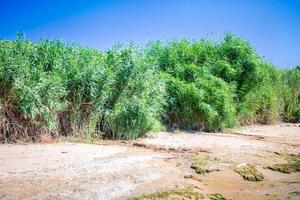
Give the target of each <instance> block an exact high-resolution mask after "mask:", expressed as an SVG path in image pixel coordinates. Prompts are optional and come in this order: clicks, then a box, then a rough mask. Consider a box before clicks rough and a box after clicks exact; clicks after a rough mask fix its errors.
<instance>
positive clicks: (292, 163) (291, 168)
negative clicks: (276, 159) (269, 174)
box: [267, 154, 300, 173]
mask: <svg viewBox="0 0 300 200" xmlns="http://www.w3.org/2000/svg"><path fill="white" fill-rule="evenodd" d="M285 158H286V159H287V160H288V162H286V163H280V164H274V165H271V166H268V167H267V168H268V169H271V170H273V171H279V172H282V173H292V172H300V155H299V154H297V155H296V154H288V155H285Z"/></svg>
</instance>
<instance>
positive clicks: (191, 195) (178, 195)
mask: <svg viewBox="0 0 300 200" xmlns="http://www.w3.org/2000/svg"><path fill="white" fill-rule="evenodd" d="M150 199H151V200H159V199H166V200H176V199H182V200H185V199H191V200H199V199H203V195H202V194H201V193H199V192H195V191H193V190H192V189H191V188H184V189H174V190H167V191H162V192H157V193H153V194H148V195H147V194H146V195H143V196H140V197H134V198H129V199H128V200H150Z"/></svg>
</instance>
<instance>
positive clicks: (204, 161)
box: [191, 156, 218, 174]
mask: <svg viewBox="0 0 300 200" xmlns="http://www.w3.org/2000/svg"><path fill="white" fill-rule="evenodd" d="M212 164H213V161H211V160H209V158H208V157H203V156H195V157H193V158H192V165H191V168H192V169H194V170H195V172H196V173H197V174H205V173H209V172H212V171H218V169H217V168H215V167H213V166H212Z"/></svg>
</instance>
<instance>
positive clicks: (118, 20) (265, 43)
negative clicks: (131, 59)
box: [0, 0, 300, 67]
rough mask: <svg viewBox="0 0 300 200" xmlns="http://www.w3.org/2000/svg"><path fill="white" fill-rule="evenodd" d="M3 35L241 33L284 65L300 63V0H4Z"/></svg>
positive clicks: (96, 42) (0, 9)
mask: <svg viewBox="0 0 300 200" xmlns="http://www.w3.org/2000/svg"><path fill="white" fill-rule="evenodd" d="M0 3H1V4H0V5H1V6H0V25H1V29H0V38H1V39H14V38H15V35H16V32H17V31H23V32H24V33H25V36H26V38H27V39H33V40H34V41H37V40H39V39H40V38H55V39H62V40H64V41H66V42H76V43H78V44H80V45H83V46H88V47H96V48H99V49H102V50H105V49H107V48H109V47H111V46H112V45H113V44H115V43H117V42H129V41H135V42H137V43H138V44H144V43H146V42H147V41H149V40H158V39H162V40H167V39H174V38H182V37H188V38H192V39H197V38H203V37H204V38H207V37H209V38H219V37H221V36H223V34H224V33H226V32H232V33H234V34H237V35H239V36H241V37H243V38H245V39H246V40H248V41H249V42H250V43H251V44H252V45H254V46H255V47H256V49H257V50H258V52H259V53H260V55H262V56H264V57H265V58H266V59H267V60H269V61H270V62H272V63H274V64H275V65H276V66H278V67H293V66H295V65H300V0H265V1H263V0H111V1H109V0H107V1H105V0H72V1H71V0H70V1H66V0H44V1H40V0H32V1H30V0H27V1H15V0H6V1H5V0H2V1H1V2H0Z"/></svg>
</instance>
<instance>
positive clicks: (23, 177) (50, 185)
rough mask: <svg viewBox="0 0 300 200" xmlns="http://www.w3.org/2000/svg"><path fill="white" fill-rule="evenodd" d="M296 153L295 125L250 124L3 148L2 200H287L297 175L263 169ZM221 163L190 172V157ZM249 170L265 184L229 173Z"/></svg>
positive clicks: (299, 185)
mask: <svg viewBox="0 0 300 200" xmlns="http://www.w3.org/2000/svg"><path fill="white" fill-rule="evenodd" d="M276 152H277V153H278V152H281V153H293V154H299V153H300V127H299V124H280V125H275V126H258V125H257V126H249V127H243V128H240V129H235V130H231V131H229V133H201V132H196V133H189V132H178V133H168V132H159V133H152V134H149V136H148V137H147V138H144V139H138V140H136V141H129V142H127V143H126V144H123V143H116V144H109V145H108V144H106V145H94V144H81V143H53V144H28V145H14V144H5V145H0V163H1V165H0V199H127V198H128V197H132V196H136V195H140V194H142V193H151V192H155V191H159V190H165V189H167V188H175V187H186V186H192V187H197V188H199V191H200V192H201V193H203V194H204V195H209V194H211V193H221V194H223V195H224V196H225V197H227V198H232V199H286V198H291V199H292V198H294V199H297V198H300V196H295V195H294V196H291V194H297V192H299V191H300V173H299V172H297V173H292V174H283V173H280V172H274V171H271V170H269V169H266V166H268V165H270V164H275V163H280V162H284V159H283V158H282V157H281V156H280V155H278V154H276ZM194 155H206V156H209V157H211V158H214V159H217V160H220V162H219V163H218V164H219V166H218V167H219V169H220V170H219V171H215V172H211V173H209V174H206V175H199V179H201V181H195V180H189V179H185V178H184V176H185V175H189V174H194V171H193V170H192V169H191V168H190V163H191V162H190V158H191V156H194ZM241 163H249V164H253V165H255V166H256V167H257V169H258V170H260V171H261V172H262V173H263V174H264V176H265V179H264V180H263V181H261V182H249V181H245V180H244V179H243V178H242V177H241V176H240V175H239V174H237V173H235V172H234V171H233V168H234V167H235V166H236V165H239V164H241Z"/></svg>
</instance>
